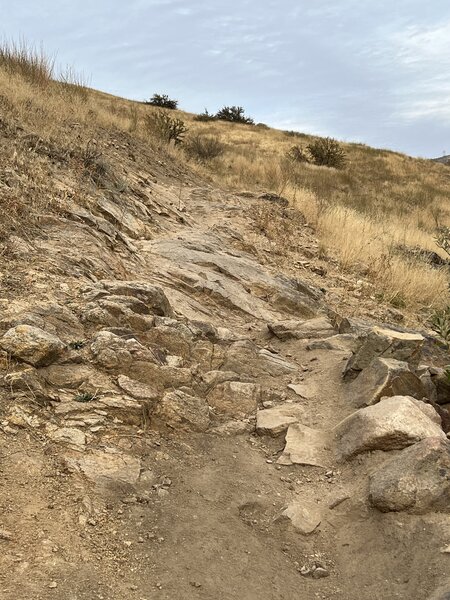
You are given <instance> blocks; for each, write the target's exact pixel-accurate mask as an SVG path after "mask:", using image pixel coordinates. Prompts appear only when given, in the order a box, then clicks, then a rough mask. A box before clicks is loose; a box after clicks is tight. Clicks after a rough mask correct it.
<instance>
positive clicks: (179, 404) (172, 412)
mask: <svg viewBox="0 0 450 600" xmlns="http://www.w3.org/2000/svg"><path fill="white" fill-rule="evenodd" d="M153 415H154V416H155V417H156V418H157V419H158V420H159V421H162V422H164V423H165V425H167V426H168V427H171V428H172V429H177V430H181V431H197V432H202V431H206V430H207V429H208V427H209V423H210V418H209V408H208V405H207V403H206V401H205V400H203V399H202V398H197V397H196V396H191V395H190V394H187V393H185V392H183V391H181V390H176V391H174V392H167V393H166V394H165V395H164V396H163V398H162V400H161V401H160V402H159V403H158V404H157V406H156V408H155V410H154V411H153Z"/></svg>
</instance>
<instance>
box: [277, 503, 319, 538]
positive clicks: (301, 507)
mask: <svg viewBox="0 0 450 600" xmlns="http://www.w3.org/2000/svg"><path fill="white" fill-rule="evenodd" d="M321 520H322V515H321V511H320V509H319V508H318V506H317V504H313V503H312V502H306V501H295V502H291V503H290V504H289V505H288V506H287V508H285V509H284V510H283V512H282V513H281V514H280V515H279V516H278V517H277V518H276V521H278V522H280V521H281V522H282V521H289V522H290V523H291V524H292V526H293V527H294V529H295V530H296V531H298V533H301V534H302V535H310V534H311V533H313V531H315V530H316V529H317V527H318V526H319V525H320V523H321Z"/></svg>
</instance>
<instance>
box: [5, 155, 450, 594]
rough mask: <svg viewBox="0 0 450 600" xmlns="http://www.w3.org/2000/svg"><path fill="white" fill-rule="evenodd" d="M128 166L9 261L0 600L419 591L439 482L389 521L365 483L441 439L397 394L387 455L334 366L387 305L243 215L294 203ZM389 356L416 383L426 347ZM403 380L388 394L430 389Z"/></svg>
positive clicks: (446, 539)
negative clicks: (352, 426)
mask: <svg viewBox="0 0 450 600" xmlns="http://www.w3.org/2000/svg"><path fill="white" fill-rule="evenodd" d="M121 165H122V167H121V168H123V170H124V174H123V177H124V178H126V181H127V183H128V189H127V192H124V193H123V194H117V193H105V191H104V190H97V191H96V192H95V193H94V192H93V193H92V197H91V199H90V203H89V205H85V204H77V203H76V202H75V201H71V202H70V203H67V205H65V206H63V207H62V211H61V215H58V216H54V215H48V216H43V218H42V221H41V232H40V235H39V236H37V237H36V238H35V239H33V240H32V241H27V240H23V239H21V238H16V239H15V241H14V244H15V245H13V246H12V247H11V260H12V261H13V262H10V264H9V266H5V269H4V273H3V279H2V281H3V290H2V292H3V294H2V298H1V299H0V302H1V307H2V314H1V320H0V328H1V333H2V335H4V337H3V338H2V343H1V347H2V348H3V350H2V352H3V353H2V356H1V358H2V361H3V362H2V366H3V373H2V375H3V376H2V389H1V401H2V405H1V406H2V415H1V421H0V427H1V429H0V468H1V491H0V511H1V512H0V546H1V550H2V552H1V554H0V588H1V592H0V596H1V598H2V599H4V600H17V599H19V598H20V599H21V600H28V599H29V600H31V599H33V600H41V599H42V600H43V599H48V598H50V599H55V600H94V599H99V600H101V599H103V600H122V599H124V600H125V599H130V600H134V599H136V600H153V599H161V600H177V599H180V600H181V599H183V600H185V599H193V600H195V599H203V600H213V599H214V600H234V599H239V600H256V599H258V600H297V599H300V598H302V599H305V600H315V599H316V598H321V599H340V600H375V599H376V600H388V599H389V600H390V599H393V598H398V599H405V600H406V599H414V600H425V599H427V598H429V597H431V594H432V593H433V591H434V590H435V589H436V588H438V587H439V586H440V585H445V584H446V577H447V575H448V573H449V569H450V567H449V565H450V563H449V561H450V555H449V554H448V553H445V552H442V549H445V548H446V547H448V545H449V544H450V523H449V519H448V511H449V507H448V502H446V501H448V500H449V493H450V492H449V486H448V484H445V482H444V479H446V480H447V481H448V480H449V475H448V472H447V471H446V472H445V473H444V475H445V476H444V475H442V477H443V480H442V482H440V484H439V485H440V486H441V487H440V488H439V492H436V494H437V495H436V498H437V499H436V498H435V497H433V502H434V504H432V503H431V504H430V502H431V501H430V502H428V500H427V502H428V505H427V508H426V510H425V509H420V510H419V509H417V510H416V509H415V508H414V509H411V510H410V508H407V509H405V510H391V511H388V512H382V511H381V510H379V509H378V508H376V507H375V506H374V505H373V503H371V501H370V498H369V496H370V494H369V485H370V476H371V475H373V474H374V473H376V472H377V470H378V469H380V468H381V467H382V466H383V465H384V463H385V461H386V460H387V459H388V458H390V459H391V458H395V457H397V456H400V457H401V456H402V453H403V452H405V450H403V448H406V447H407V446H408V447H413V445H414V443H417V442H420V441H421V440H422V441H423V440H425V441H426V440H427V439H438V440H441V441H442V444H444V443H447V442H446V438H445V434H444V433H443V431H442V429H441V428H440V422H441V421H440V420H439V417H438V416H437V413H436V412H435V411H434V409H433V408H431V407H430V406H429V405H425V404H424V406H426V407H427V410H428V409H429V410H428V413H427V414H426V415H425V413H424V412H423V411H422V409H418V408H417V407H416V405H415V404H414V402H415V401H411V402H412V403H411V402H410V401H408V402H410V404H408V406H410V407H411V411H412V412H413V411H418V412H417V417H415V418H417V421H418V422H419V421H420V428H419V429H417V427H419V426H418V425H417V427H416V429H414V431H413V432H412V433H410V432H409V430H408V431H406V432H404V434H403V432H402V436H403V437H401V436H400V437H401V441H398V439H397V437H398V436H397V433H398V427H397V429H396V430H395V432H394V434H392V435H391V437H389V435H390V434H389V435H388V434H386V435H384V434H383V435H384V437H382V439H381V438H380V439H381V441H380V439H379V438H377V437H376V434H375V433H374V434H373V435H374V436H375V437H374V439H375V438H376V439H375V441H373V440H372V438H371V440H372V441H370V443H369V442H367V444H366V446H364V445H363V446H361V447H359V446H358V443H360V440H359V439H358V438H359V435H357V434H355V432H354V431H353V430H351V431H350V433H348V432H347V433H345V432H344V433H340V432H341V430H342V428H345V427H347V425H344V426H343V425H341V423H342V422H343V420H345V419H346V418H349V419H351V418H352V415H353V414H354V413H355V411H356V410H357V409H361V406H362V405H361V404H359V405H357V404H355V398H356V397H358V398H360V397H361V394H363V395H364V394H365V395H367V402H365V403H366V404H367V405H369V404H372V402H371V401H369V400H370V399H369V396H371V395H372V390H371V389H369V388H367V387H366V388H358V387H357V385H358V381H361V379H360V378H361V377H362V374H361V375H359V376H358V380H357V381H356V383H355V382H354V381H350V382H348V381H344V380H343V378H342V372H343V369H344V366H345V365H346V364H347V361H348V360H349V358H350V357H351V356H352V355H353V354H354V353H355V352H356V353H357V352H358V348H360V347H361V344H362V343H364V340H365V339H366V338H367V334H368V331H370V330H371V328H372V326H373V325H374V323H375V320H380V321H382V320H389V317H390V316H391V317H392V315H393V313H392V311H391V310H390V309H388V308H383V307H379V306H377V304H376V301H375V300H371V299H370V298H368V299H366V300H365V301H364V302H360V303H359V305H358V300H359V299H360V296H358V294H359V293H360V292H359V291H358V289H359V288H358V285H356V284H355V285H354V287H353V289H354V291H355V294H354V295H352V294H350V295H348V289H349V288H348V287H346V286H347V283H348V282H347V283H346V282H343V280H342V276H341V275H340V274H339V273H338V271H337V270H333V266H332V265H331V266H329V269H330V272H329V273H328V277H324V276H323V274H320V273H321V271H320V269H319V267H320V265H321V260H320V258H317V244H316V242H315V240H314V235H313V232H312V231H311V229H310V228H309V227H308V226H306V225H305V226H302V227H300V229H299V239H298V248H297V249H296V251H295V253H293V252H291V254H289V256H290V257H291V259H292V262H289V261H287V262H286V264H285V265H284V266H281V265H280V263H279V262H278V261H277V256H276V253H275V252H272V251H271V248H272V246H271V242H270V240H268V239H267V238H266V237H265V236H264V234H263V233H261V231H260V230H259V229H258V224H257V221H255V214H256V213H257V212H258V211H261V210H266V207H267V206H269V209H267V210H269V216H270V214H272V213H273V211H275V213H273V214H276V215H277V218H285V219H287V221H289V218H290V217H289V211H288V209H286V208H285V207H281V206H280V207H279V206H278V205H277V204H276V203H275V204H273V202H272V201H270V200H267V199H266V200H264V199H263V200H260V199H258V198H256V197H248V195H242V196H238V195H233V194H229V193H225V192H223V191H220V190H216V189H213V188H212V187H211V186H208V185H206V184H204V183H201V182H197V181H196V180H195V178H194V177H193V176H192V175H190V174H188V173H185V172H171V171H170V167H168V166H167V165H162V164H158V163H152V165H153V166H152V170H151V172H149V170H146V169H145V168H144V165H145V157H143V158H142V163H140V164H138V165H135V164H133V163H127V162H123V163H121ZM61 185H64V186H66V187H67V188H68V189H69V188H70V187H71V185H72V184H71V183H70V182H68V181H67V180H65V182H64V183H61ZM271 202H272V203H271ZM270 211H272V212H270ZM277 211H278V212H277ZM286 211H287V212H286ZM311 253H313V255H314V256H315V258H313V259H308V260H309V263H308V262H307V259H306V258H305V257H306V256H307V255H308V256H310V255H311ZM294 254H295V256H294ZM295 261H297V262H295ZM12 264H14V268H12V267H11V265H12ZM305 264H307V265H309V267H312V268H311V269H309V267H308V266H306V267H305ZM352 285H353V283H352V282H350V283H348V286H350V288H351V287H352ZM359 287H360V286H359ZM358 306H359V308H358ZM336 308H339V311H340V313H341V314H340V315H337V316H336V315H335V314H334V312H333V311H332V310H331V309H336ZM369 314H371V315H372V316H373V317H374V318H373V319H372V320H371V319H370V318H369V317H368V315H369ZM355 315H356V316H358V317H359V319H353V317H354V316H355ZM394 316H395V315H394ZM345 317H349V320H348V321H347V320H346V322H345V323H344V325H342V318H345ZM350 317H352V318H350ZM361 317H364V318H363V319H361ZM336 319H337V320H336ZM268 326H269V327H268ZM392 331H393V330H392ZM392 331H391V333H392ZM274 332H275V333H274ZM383 335H387V334H386V333H384V334H383ZM392 335H394V334H392ZM407 335H409V334H405V336H407ZM419 337H420V336H419ZM5 340H6V341H5ZM55 340H56V341H55ZM58 341H59V342H62V344H61V346H59V345H58V343H57V342H58ZM422 342H423V339H422V341H420V344H419V345H421V344H422ZM395 343H397V342H395ZM401 343H402V344H403V345H402V346H401V347H400V349H399V350H398V354H395V353H394V352H392V353H391V354H390V355H389V360H390V359H391V358H392V359H399V360H401V361H406V363H408V362H409V363H410V366H408V365H406V367H402V368H403V369H406V370H408V371H409V372H411V373H412V371H413V370H414V369H417V366H418V360H416V354H415V353H416V347H414V351H412V350H411V352H410V349H411V347H412V345H413V343H414V344H417V343H419V342H417V340H416V339H412V340H410V339H409V338H408V341H407V342H405V341H404V340H403V341H402V342H401ZM390 344H391V345H390V348H392V347H394V346H393V342H392V341H391V342H390ZM406 344H409V345H408V347H407V350H408V352H409V353H408V352H406V350H405V346H406ZM380 352H381V351H380ZM380 352H379V353H378V354H380ZM383 352H384V350H383ZM422 352H423V354H422V355H423V356H424V357H425V358H424V359H422V360H426V359H428V358H429V357H431V356H432V357H433V359H434V360H435V361H436V364H438V365H440V364H441V363H440V360H441V358H440V357H439V355H438V354H436V352H437V351H435V350H434V349H433V348H432V349H431V350H430V345H429V344H428V340H425V344H424V345H423V347H422ZM433 353H434V354H433ZM383 356H387V354H386V352H385V354H383V355H382V357H383ZM374 357H375V358H376V357H377V355H376V353H375V354H374ZM402 364H404V365H405V362H403V363H402ZM365 368H366V371H365V372H366V373H369V376H370V372H369V371H367V369H368V368H369V367H365ZM370 368H372V367H370ZM416 372H417V373H418V371H414V373H416ZM425 375H426V376H427V377H428V373H426V374H425ZM396 376H397V377H398V375H396ZM414 377H415V378H416V379H414V382H413V383H411V382H410V380H409V379H407V384H406V383H402V385H403V387H400V388H399V387H398V385H399V384H398V380H396V382H397V383H395V385H394V384H392V385H391V383H390V384H389V385H390V386H391V387H389V389H390V390H391V393H388V392H385V393H383V394H382V396H395V397H400V396H402V397H405V396H408V397H418V395H419V396H420V395H421V392H422V388H420V390H419V391H417V389H418V388H417V386H418V385H419V384H420V385H422V381H423V382H425V379H423V380H420V381H419V379H418V377H416V375H415V374H414ZM416 380H417V381H419V383H417V381H416ZM389 381H390V380H389ZM427 381H428V380H427ZM402 382H403V379H402ZM377 385H378V384H377ZM380 385H381V384H380ZM383 385H384V384H383ZM405 385H406V388H405ZM289 386H291V387H289ZM355 386H356V387H355ZM396 386H397V387H396ZM408 386H409V387H408ZM414 386H416V387H414ZM383 389H384V388H383ZM387 389H388V386H387V387H386V390H387ZM398 389H401V393H400V392H398V391H397V392H396V390H398ZM355 390H356V391H355ZM358 390H359V391H358ZM361 390H363V391H361ZM392 390H393V391H392ZM416 392H417V393H416ZM365 397H366V396H364V398H365ZM420 399H421V398H419V400H420ZM376 400H379V398H377V399H376ZM376 400H373V404H374V406H376V407H379V406H381V405H382V402H381V403H378V404H376V403H375V402H376ZM402 402H403V401H402ZM421 404H423V403H421ZM440 404H441V405H443V404H444V402H441V403H440ZM364 405H365V404H364ZM274 409H279V410H281V411H282V414H281V417H280V415H279V414H277V415H276V416H275V417H273V416H271V419H270V423H269V425H267V424H265V425H261V423H260V419H261V418H264V417H267V414H268V413H267V412H266V411H274ZM423 410H425V409H423ZM283 411H284V412H283ZM430 411H431V412H430ZM412 412H411V414H412ZM262 413H265V414H264V415H263V414H262ZM270 414H271V415H272V414H273V413H270ZM286 415H287V416H288V417H289V418H288V419H286ZM414 415H416V413H414ZM383 418H384V417H383ZM425 420H426V422H425ZM346 422H347V421H345V423H346ZM383 422H384V421H383ZM413 425H414V426H415V423H414V424H413ZM413 425H411V427H413ZM389 426H390V425H389V424H388V425H387V426H386V427H389ZM358 427H360V428H361V432H362V433H361V439H362V438H363V437H364V435H365V434H364V431H362V430H363V428H364V427H365V424H364V423H362V424H361V425H360V426H358ZM405 427H406V425H405ZM302 428H303V429H302ZM304 428H306V429H304ZM335 428H336V429H335ZM340 428H341V429H340ZM400 429H401V427H400ZM311 432H313V433H311ZM314 432H315V433H314ZM336 432H337V433H336ZM369 433H370V432H369ZM294 434H296V435H302V436H305V435H307V436H314V435H315V436H316V438H315V439H317V440H319V438H320V436H322V435H323V436H325V437H326V436H328V437H326V440H327V441H325V442H323V443H322V442H321V441H320V440H319V441H317V445H316V443H315V442H314V443H313V442H312V441H311V440H312V438H307V440H306V442H305V441H304V439H303V441H302V442H301V443H300V442H298V440H297V442H296V444H297V445H296V446H295V452H298V453H299V455H301V456H302V457H303V458H302V459H299V460H298V463H297V462H296V460H294V458H293V456H294V455H295V452H294V451H293V452H292V453H291V454H289V453H288V452H287V450H288V449H289V448H287V449H286V448H285V446H286V440H287V439H288V438H289V436H290V435H294ZM352 435H353V436H354V437H355V438H356V439H351V440H350V441H351V442H352V443H354V444H356V446H355V447H357V450H355V451H354V452H353V451H352V454H351V455H345V452H344V449H343V448H344V446H343V445H342V446H339V443H341V444H343V442H342V439H344V437H345V436H346V437H345V439H346V440H348V438H349V437H351V436H352ZM371 435H372V433H371ZM286 436H287V437H286ZM396 436H397V437H396ZM324 439H325V438H324ZM399 439H400V438H399ZM308 440H309V441H308ZM336 440H337V441H336ZM339 440H341V441H339ZM321 444H322V445H321ZM335 445H336V447H335ZM360 445H361V444H360ZM305 449H306V450H305ZM305 451H306V453H307V454H308V457H309V458H305ZM302 453H303V454H302ZM319 454H320V457H321V459H320V461H319V459H318V458H317V456H319ZM313 455H314V456H313ZM314 457H315V458H314ZM316 459H317V460H316ZM311 462H312V463H314V462H316V463H318V462H320V463H321V466H313V465H312V464H310V463H311ZM444 470H445V469H444ZM449 472H450V471H449ZM446 485H447V487H445V486H446ZM439 494H440V495H439ZM438 495H439V497H437V496H438ZM416 506H418V504H417V505H416ZM289 507H290V508H289ZM286 509H287V511H288V514H286ZM294 513H295V515H294V516H292V515H293V514H294ZM289 515H290V516H289ZM439 597H440V596H439ZM444 597H446V596H442V598H444Z"/></svg>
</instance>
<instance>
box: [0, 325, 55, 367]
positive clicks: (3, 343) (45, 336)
mask: <svg viewBox="0 0 450 600" xmlns="http://www.w3.org/2000/svg"><path fill="white" fill-rule="evenodd" d="M0 348H2V349H3V350H5V351H6V352H7V353H8V354H10V355H11V356H12V357H13V358H16V359H18V360H21V361H22V362H25V363H28V364H30V365H32V366H33V367H44V366H47V365H50V364H51V363H52V362H54V361H56V360H57V359H58V358H59V357H60V356H61V355H62V353H63V352H64V350H65V344H63V342H62V341H61V340H60V339H59V338H58V337H56V336H55V335H52V334H51V333H47V332H46V331H44V330H43V329H39V328H38V327H33V326H31V325H17V326H16V327H13V328H12V329H9V330H8V331H7V332H6V333H5V335H4V336H3V337H2V338H1V339H0Z"/></svg>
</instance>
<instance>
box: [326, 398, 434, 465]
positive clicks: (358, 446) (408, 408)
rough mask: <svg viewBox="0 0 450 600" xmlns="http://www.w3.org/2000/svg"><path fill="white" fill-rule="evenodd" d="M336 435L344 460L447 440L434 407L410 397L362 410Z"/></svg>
mask: <svg viewBox="0 0 450 600" xmlns="http://www.w3.org/2000/svg"><path fill="white" fill-rule="evenodd" d="M334 433H335V437H336V444H337V451H338V454H339V455H340V456H341V457H342V458H349V457H352V456H355V455H357V454H360V453H362V452H368V451H370V450H401V449H402V448H406V447H407V446H411V445H412V444H415V443H416V442H419V441H420V440H422V439H424V438H427V437H438V438H441V439H446V437H445V433H444V432H443V431H442V429H441V426H440V418H439V415H438V414H437V413H436V411H435V410H434V409H433V407H432V406H430V405H429V404H425V403H424V402H420V401H418V400H415V399H414V398H411V397H409V396H393V397H392V398H384V399H383V400H381V401H380V402H379V403H378V404H375V405H374V406H368V407H367V408H362V409H360V410H358V411H356V412H355V413H353V414H351V415H350V416H349V417H347V418H346V419H344V420H343V421H341V423H339V424H338V425H337V426H336V428H335V430H334Z"/></svg>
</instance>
